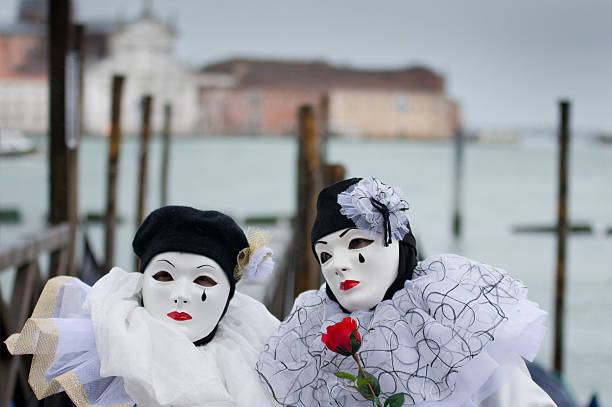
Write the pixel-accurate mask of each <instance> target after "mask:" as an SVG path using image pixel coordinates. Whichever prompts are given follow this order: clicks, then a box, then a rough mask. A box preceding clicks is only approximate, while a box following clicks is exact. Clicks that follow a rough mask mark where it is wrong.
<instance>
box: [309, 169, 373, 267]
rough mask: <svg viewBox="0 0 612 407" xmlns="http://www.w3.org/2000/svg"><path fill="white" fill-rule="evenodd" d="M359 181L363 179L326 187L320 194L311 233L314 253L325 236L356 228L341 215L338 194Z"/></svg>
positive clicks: (349, 180)
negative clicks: (316, 245) (317, 242)
mask: <svg viewBox="0 0 612 407" xmlns="http://www.w3.org/2000/svg"><path fill="white" fill-rule="evenodd" d="M359 181H361V178H349V179H345V180H343V181H339V182H336V183H335V184H332V185H330V186H328V187H325V188H323V189H322V190H321V192H319V197H318V198H317V216H316V218H315V220H314V224H313V225H312V229H311V231H310V245H311V247H312V252H313V253H315V250H314V244H315V242H316V241H317V240H319V239H320V238H322V237H323V236H326V235H329V234H330V233H333V232H335V231H337V230H340V229H346V228H354V227H355V223H353V221H352V220H350V219H349V218H347V217H346V216H344V215H341V214H340V204H339V203H338V194H340V193H342V192H344V191H346V189H347V188H348V187H350V186H351V185H353V184H356V183H358V182H359ZM315 257H316V254H315Z"/></svg>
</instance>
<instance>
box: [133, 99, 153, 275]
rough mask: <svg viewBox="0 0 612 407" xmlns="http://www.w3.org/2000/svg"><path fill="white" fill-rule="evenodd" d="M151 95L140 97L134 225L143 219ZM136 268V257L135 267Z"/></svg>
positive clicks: (137, 224)
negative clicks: (136, 196)
mask: <svg viewBox="0 0 612 407" xmlns="http://www.w3.org/2000/svg"><path fill="white" fill-rule="evenodd" d="M152 104H153V97H152V96H151V95H145V96H143V97H142V101H141V108H142V122H141V129H140V154H139V163H140V164H139V168H138V200H137V206H136V227H138V226H140V224H141V223H142V221H143V220H144V214H145V199H146V197H147V161H148V157H149V138H150V136H151V105H152ZM135 270H138V259H136V268H135Z"/></svg>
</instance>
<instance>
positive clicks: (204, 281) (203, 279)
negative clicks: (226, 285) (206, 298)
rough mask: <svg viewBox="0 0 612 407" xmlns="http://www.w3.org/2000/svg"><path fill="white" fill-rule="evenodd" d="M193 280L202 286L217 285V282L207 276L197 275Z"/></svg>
mask: <svg viewBox="0 0 612 407" xmlns="http://www.w3.org/2000/svg"><path fill="white" fill-rule="evenodd" d="M193 282H194V283H196V284H197V285H200V286H202V287H213V286H216V285H217V282H216V281H215V280H213V279H212V278H211V277H209V276H198V277H197V278H196V279H195V280H193Z"/></svg>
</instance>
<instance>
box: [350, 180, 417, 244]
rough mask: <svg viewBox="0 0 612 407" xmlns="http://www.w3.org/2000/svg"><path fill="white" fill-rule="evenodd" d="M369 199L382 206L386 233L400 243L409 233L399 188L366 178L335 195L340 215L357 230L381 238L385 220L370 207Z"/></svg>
mask: <svg viewBox="0 0 612 407" xmlns="http://www.w3.org/2000/svg"><path fill="white" fill-rule="evenodd" d="M370 198H372V199H375V200H376V201H378V202H379V203H381V204H383V205H384V206H385V207H386V208H387V210H388V211H389V227H390V228H391V230H389V233H390V234H391V236H392V237H393V240H397V241H400V240H402V239H403V238H404V236H406V233H408V232H409V229H408V227H407V226H406V225H408V215H407V213H406V212H407V210H408V203H407V202H406V201H404V200H403V199H402V192H401V191H400V189H399V188H395V187H392V186H390V185H387V184H385V183H383V182H382V181H380V180H378V179H376V178H372V177H367V178H364V179H362V180H361V181H359V182H358V183H357V184H353V185H351V186H349V187H348V188H347V190H346V191H344V192H342V193H340V194H338V204H339V205H340V213H341V214H343V215H344V216H346V217H347V218H349V219H350V220H352V221H353V222H354V223H355V226H357V228H358V229H360V230H363V231H367V232H368V233H369V234H370V235H371V236H375V234H376V233H378V234H380V235H383V236H384V223H385V219H384V216H383V213H382V212H381V211H380V210H379V209H376V208H375V207H374V204H373V203H372V201H371V200H370Z"/></svg>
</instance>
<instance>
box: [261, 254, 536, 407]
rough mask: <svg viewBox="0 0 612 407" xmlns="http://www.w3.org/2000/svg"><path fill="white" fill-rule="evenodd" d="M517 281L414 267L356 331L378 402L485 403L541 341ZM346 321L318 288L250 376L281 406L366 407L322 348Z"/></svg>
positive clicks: (448, 258) (450, 264)
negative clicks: (396, 396)
mask: <svg viewBox="0 0 612 407" xmlns="http://www.w3.org/2000/svg"><path fill="white" fill-rule="evenodd" d="M526 294H527V289H526V287H525V286H524V285H523V283H522V282H520V281H519V280H516V279H513V278H512V277H510V276H508V275H507V274H506V273H505V272H504V271H502V270H500V269H497V268H495V267H492V266H489V265H486V264H482V263H478V262H475V261H473V260H469V259H466V258H463V257H460V256H456V255H440V256H434V257H430V258H428V259H426V260H425V261H423V262H421V263H419V264H418V265H417V267H416V268H415V271H414V277H413V279H412V280H410V281H407V282H406V284H405V286H404V288H403V289H402V290H399V291H398V292H397V293H395V295H394V296H393V298H392V299H390V300H385V301H382V302H381V303H380V304H378V305H377V306H376V308H374V309H372V310H369V311H356V312H353V313H351V314H350V316H351V317H352V318H354V319H355V320H357V321H358V324H359V332H360V334H361V337H362V345H361V349H360V351H359V357H360V359H361V362H362V364H363V366H364V369H365V370H366V371H367V372H368V373H371V374H373V375H374V376H376V377H377V378H378V380H379V381H380V385H381V389H382V398H383V399H386V398H387V397H388V396H389V395H391V394H393V393H396V392H404V393H405V394H406V402H405V404H406V405H418V406H464V405H465V406H471V405H475V404H477V403H480V402H481V401H482V400H484V399H486V398H487V397H489V396H491V394H492V393H493V392H495V391H496V390H497V388H499V386H500V385H502V383H504V382H505V381H506V380H507V377H508V372H511V371H513V370H515V369H516V368H517V366H518V364H517V363H518V362H517V361H521V359H520V356H522V357H524V358H526V359H529V360H532V359H533V358H534V357H535V355H536V352H537V350H538V348H539V346H540V343H541V340H542V338H543V336H544V333H545V330H546V329H545V328H544V326H543V322H544V320H545V319H546V312H545V311H543V310H541V309H540V308H539V307H538V306H537V304H535V303H533V302H530V301H528V300H527V299H526ZM346 316H347V314H344V313H343V312H342V310H341V309H340V307H339V306H338V304H337V303H335V302H333V301H331V300H330V299H329V298H328V297H327V295H326V294H325V288H324V287H322V288H321V289H319V290H318V291H307V292H305V293H302V294H301V295H300V296H299V297H298V298H297V299H296V301H295V304H294V307H293V310H292V313H291V314H290V315H289V316H288V317H287V318H286V320H285V321H283V322H282V323H281V325H280V327H279V329H278V331H277V332H276V333H275V334H274V335H273V336H272V337H271V339H270V340H269V341H268V344H267V345H266V347H265V348H264V352H263V353H262V355H261V357H260V360H259V362H258V364H257V370H258V371H259V373H260V376H261V378H262V381H263V382H264V383H265V384H266V386H268V388H269V389H270V391H271V392H272V394H273V395H274V398H275V399H276V400H277V402H278V403H279V404H282V405H291V406H308V407H310V406H332V405H334V406H369V405H371V402H367V401H365V400H363V398H362V397H361V396H359V395H358V394H357V393H355V392H353V391H352V390H350V389H347V388H346V384H347V383H346V381H345V380H342V379H339V378H337V377H336V376H335V375H334V372H337V371H345V372H353V373H355V372H356V366H355V362H354V361H353V360H352V359H351V358H347V357H343V356H341V355H338V354H336V353H333V352H332V351H330V350H328V349H327V348H326V347H325V345H324V344H323V343H322V342H321V335H322V333H324V332H325V330H326V328H327V327H328V326H329V325H331V324H334V323H337V322H339V321H341V320H342V319H343V318H344V317H346Z"/></svg>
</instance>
